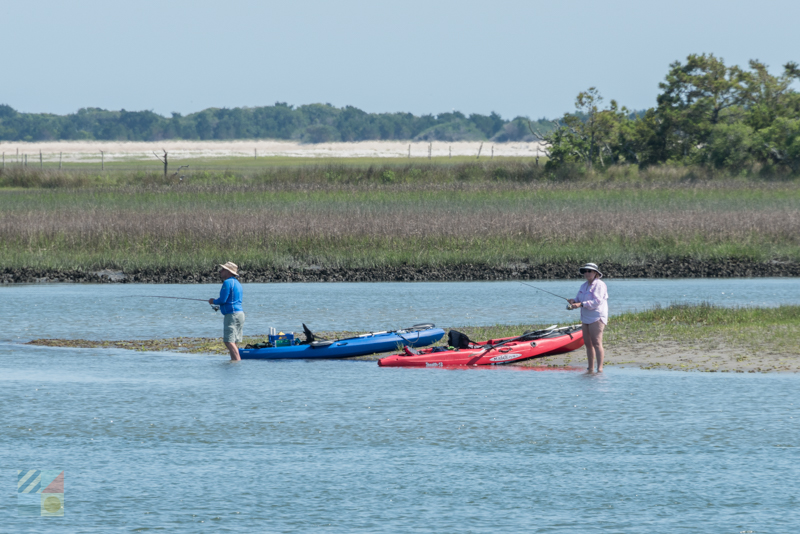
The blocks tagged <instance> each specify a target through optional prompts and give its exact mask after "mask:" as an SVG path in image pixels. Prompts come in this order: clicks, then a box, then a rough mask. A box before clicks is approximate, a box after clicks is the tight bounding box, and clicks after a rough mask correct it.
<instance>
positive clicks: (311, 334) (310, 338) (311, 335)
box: [303, 323, 317, 345]
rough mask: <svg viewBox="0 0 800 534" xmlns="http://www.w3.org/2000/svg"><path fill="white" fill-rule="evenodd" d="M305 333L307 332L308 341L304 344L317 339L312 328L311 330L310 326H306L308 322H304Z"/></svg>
mask: <svg viewBox="0 0 800 534" xmlns="http://www.w3.org/2000/svg"><path fill="white" fill-rule="evenodd" d="M303 334H305V336H306V341H305V343H303V344H304V345H308V344H311V343H313V342H314V341H316V340H317V338H316V336H315V335H314V333H313V332H312V331H311V330H309V328H308V327H307V326H306V323H303Z"/></svg>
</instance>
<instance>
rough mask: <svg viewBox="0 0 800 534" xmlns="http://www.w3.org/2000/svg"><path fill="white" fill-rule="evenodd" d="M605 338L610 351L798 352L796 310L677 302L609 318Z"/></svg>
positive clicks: (799, 320) (798, 310) (798, 317)
mask: <svg viewBox="0 0 800 534" xmlns="http://www.w3.org/2000/svg"><path fill="white" fill-rule="evenodd" d="M605 339H606V342H607V343H608V345H609V346H610V347H613V346H614V345H616V344H622V343H627V344H632V343H658V342H664V341H679V342H681V343H684V344H696V345H698V346H703V347H716V346H718V345H720V344H724V345H727V346H730V347H737V348H740V349H745V350H747V351H749V352H764V351H765V352H778V353H786V354H800V306H789V305H783V306H778V307H775V308H754V307H739V308H723V307H718V306H713V305H711V304H701V305H689V304H679V303H676V304H672V305H670V306H667V307H663V308H661V307H655V308H652V309H649V310H644V311H641V312H629V313H623V314H620V315H617V316H615V317H613V318H612V319H611V320H609V327H608V329H607V330H606V333H605Z"/></svg>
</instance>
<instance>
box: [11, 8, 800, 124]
mask: <svg viewBox="0 0 800 534" xmlns="http://www.w3.org/2000/svg"><path fill="white" fill-rule="evenodd" d="M799 23H800V1H798V0H784V1H770V0H762V1H760V2H752V1H750V0H748V1H743V0H725V1H721V0H710V1H704V0H692V1H685V0H671V1H660V2H654V1H646V0H638V1H623V0H605V1H602V0H601V1H598V0H593V1H562V2H557V1H552V0H550V1H538V0H531V1H517V0H493V1H491V2H489V1H483V2H475V1H470V0H458V1H451V0H425V1H417V0H405V1H402V2H400V1H393V2H389V1H379V0H373V1H364V0H336V1H311V0H291V1H289V0H286V1H281V2H272V1H266V0H264V1H257V0H238V1H237V0H226V1H224V2H222V1H219V0H216V1H201V0H191V1H169V0H158V1H148V0H136V1H129V2H116V1H109V0H72V1H69V2H66V1H62V0H50V1H44V0H24V1H21V0H5V1H4V2H3V3H2V7H1V8H0V50H2V51H3V56H4V61H3V67H2V74H1V75H0V103H6V104H9V105H11V106H12V107H14V108H15V109H17V110H20V111H26V112H50V113H59V114H64V113H70V112H74V111H76V110H78V109H79V108H81V107H101V108H106V109H120V108H125V109H127V110H144V109H149V110H153V111H155V112H157V113H161V114H164V115H169V113H170V112H171V111H178V112H181V113H184V114H186V113H190V112H193V111H199V110H201V109H204V108H207V107H236V106H263V105H271V104H273V103H275V102H276V101H282V102H288V103H290V104H294V105H299V104H310V103H314V102H323V103H324V102H329V103H331V104H333V105H335V106H344V105H353V106H356V107H359V108H361V109H363V110H365V111H369V112H392V111H410V112H412V113H414V114H423V113H434V114H436V113H438V112H443V111H451V110H453V109H456V110H459V111H462V112H464V113H466V114H469V113H489V112H491V111H497V112H498V113H500V114H501V115H502V116H503V117H505V118H512V117H514V116H516V115H528V116H531V117H533V118H538V117H542V116H546V117H554V116H557V115H561V114H562V113H564V112H565V111H571V110H572V109H573V101H574V99H575V95H576V94H577V93H578V92H580V91H582V90H584V89H586V88H588V87H590V86H596V87H597V88H598V89H599V90H600V92H601V93H602V94H603V95H604V96H605V97H606V99H607V100H608V99H610V98H615V99H617V100H618V101H619V102H620V103H621V104H624V105H627V106H628V107H629V108H634V109H641V108H645V107H650V106H652V105H654V102H655V97H656V94H657V92H658V82H659V81H661V80H662V79H663V78H664V75H665V74H666V72H667V69H668V66H669V64H670V63H671V62H673V61H675V60H679V59H680V60H683V59H685V57H686V56H687V54H690V53H702V52H707V53H714V54H715V55H717V56H721V57H723V58H724V59H725V61H726V62H727V63H728V64H740V65H742V66H744V65H746V62H747V61H748V60H749V59H751V58H757V59H760V60H762V61H764V62H766V63H767V64H769V65H770V67H771V68H772V70H773V72H778V71H779V70H780V68H781V65H783V64H784V63H786V62H787V61H792V60H793V61H798V62H800V31H798V24H799Z"/></svg>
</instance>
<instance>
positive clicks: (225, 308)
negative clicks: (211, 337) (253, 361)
mask: <svg viewBox="0 0 800 534" xmlns="http://www.w3.org/2000/svg"><path fill="white" fill-rule="evenodd" d="M219 268H220V269H219V277H220V278H221V279H222V289H221V290H220V292H219V298H218V299H208V303H209V304H216V305H218V306H219V311H220V312H222V314H223V315H224V316H225V320H224V321H223V328H222V341H223V342H224V343H225V347H226V348H227V349H228V352H230V354H231V360H233V361H236V360H241V359H242V358H241V357H240V356H239V347H237V346H236V344H237V343H241V341H242V331H243V329H244V310H243V309H242V284H240V283H239V280H238V279H237V277H238V276H239V274H238V272H239V268H238V267H237V266H236V264H235V263H232V262H228V263H226V264H224V265H220V266H219Z"/></svg>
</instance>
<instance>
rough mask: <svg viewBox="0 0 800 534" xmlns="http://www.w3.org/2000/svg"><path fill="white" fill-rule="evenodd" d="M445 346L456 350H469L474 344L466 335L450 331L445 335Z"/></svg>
mask: <svg viewBox="0 0 800 534" xmlns="http://www.w3.org/2000/svg"><path fill="white" fill-rule="evenodd" d="M447 344H448V345H449V346H451V347H455V348H457V349H469V348H472V347H471V346H472V345H475V344H476V343H475V342H474V341H472V340H471V339H470V338H469V336H467V334H463V333H461V332H459V331H458V330H450V331H449V332H448V333H447Z"/></svg>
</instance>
